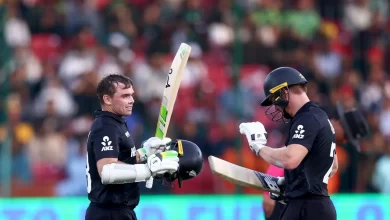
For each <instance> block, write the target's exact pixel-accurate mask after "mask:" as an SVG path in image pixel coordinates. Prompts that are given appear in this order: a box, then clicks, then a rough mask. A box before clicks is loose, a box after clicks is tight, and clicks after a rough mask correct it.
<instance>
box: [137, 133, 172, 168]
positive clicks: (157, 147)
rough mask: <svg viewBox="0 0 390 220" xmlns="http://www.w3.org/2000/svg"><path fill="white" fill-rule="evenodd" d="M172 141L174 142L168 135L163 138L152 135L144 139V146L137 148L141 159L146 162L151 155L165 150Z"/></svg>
mask: <svg viewBox="0 0 390 220" xmlns="http://www.w3.org/2000/svg"><path fill="white" fill-rule="evenodd" d="M170 142H172V140H171V139H170V138H168V137H166V138H163V139H160V138H158V137H151V138H149V139H148V140H146V141H144V142H143V143H142V144H141V146H142V147H141V148H139V149H138V150H137V151H138V154H139V156H140V161H141V162H144V161H146V160H147V159H148V157H149V156H150V155H152V154H156V153H160V152H163V151H164V150H165V149H166V147H167V145H168V144H169V143H170Z"/></svg>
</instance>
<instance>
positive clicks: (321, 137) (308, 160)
mask: <svg viewBox="0 0 390 220" xmlns="http://www.w3.org/2000/svg"><path fill="white" fill-rule="evenodd" d="M335 141H336V137H335V131H334V128H333V126H332V124H331V123H330V121H329V118H328V116H327V114H326V113H325V112H324V111H323V110H322V109H320V108H319V107H318V105H316V104H315V103H314V102H308V103H306V104H305V105H304V106H303V107H302V108H301V109H300V110H299V111H298V112H297V114H296V115H295V116H294V118H293V119H292V121H291V122H290V128H289V134H288V138H287V140H286V146H287V147H288V146H289V145H291V144H299V145H302V146H304V147H305V148H307V149H308V150H309V153H308V154H307V155H306V157H305V158H304V159H303V161H302V162H301V164H300V165H299V166H298V167H297V168H295V169H293V170H285V172H284V175H285V178H286V182H287V185H286V198H288V199H292V198H297V197H301V196H310V195H311V194H312V195H319V196H329V195H328V189H327V185H328V180H329V175H330V172H331V171H332V166H333V159H334V155H335V154H336V144H335Z"/></svg>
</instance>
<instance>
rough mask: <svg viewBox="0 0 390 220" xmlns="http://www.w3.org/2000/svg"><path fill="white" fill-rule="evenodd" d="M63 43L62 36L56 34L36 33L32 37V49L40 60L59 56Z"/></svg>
mask: <svg viewBox="0 0 390 220" xmlns="http://www.w3.org/2000/svg"><path fill="white" fill-rule="evenodd" d="M61 44H62V40H61V38H60V37H59V36H57V35H55V34H34V35H33V36H32V38H31V50H32V52H33V53H34V54H35V56H37V57H38V58H39V59H40V60H47V59H56V58H58V57H59V56H60V55H61Z"/></svg>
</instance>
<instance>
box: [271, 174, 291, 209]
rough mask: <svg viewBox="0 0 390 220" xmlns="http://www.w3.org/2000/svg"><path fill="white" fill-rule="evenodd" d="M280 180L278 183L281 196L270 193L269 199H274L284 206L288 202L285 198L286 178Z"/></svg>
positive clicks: (279, 178)
mask: <svg viewBox="0 0 390 220" xmlns="http://www.w3.org/2000/svg"><path fill="white" fill-rule="evenodd" d="M277 178H278V181H277V184H278V186H279V188H280V194H276V193H271V192H270V193H269V197H270V198H271V199H272V200H275V201H277V202H280V203H282V204H286V203H287V202H286V200H285V196H284V188H285V184H286V182H285V178H284V177H277Z"/></svg>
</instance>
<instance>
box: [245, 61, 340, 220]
mask: <svg viewBox="0 0 390 220" xmlns="http://www.w3.org/2000/svg"><path fill="white" fill-rule="evenodd" d="M306 83H307V81H306V79H305V77H304V76H303V75H302V74H301V73H299V72H298V71H297V70H295V69H293V68H289V67H281V68H278V69H275V70H273V71H272V72H270V73H269V74H268V75H267V77H266V79H265V81H264V92H265V95H266V98H265V99H264V100H263V101H262V103H261V104H262V106H269V107H268V108H267V110H266V114H267V116H268V117H270V118H271V120H273V121H275V122H284V123H289V129H288V130H289V133H288V135H287V139H286V141H285V145H286V147H282V148H271V147H268V146H266V144H267V132H266V130H265V128H264V126H263V124H262V123H260V122H248V123H241V124H240V126H239V129H240V133H241V134H244V135H245V136H246V137H247V140H248V143H249V147H250V148H251V150H252V151H253V152H254V153H256V155H258V156H260V157H262V158H263V159H264V160H266V161H267V162H268V163H270V164H273V165H275V166H278V167H282V168H284V170H285V171H284V176H285V178H284V181H280V182H281V183H283V182H284V183H283V184H281V188H283V189H284V193H283V194H282V197H283V200H284V201H285V202H286V203H287V205H286V206H285V208H284V210H283V212H282V215H281V218H280V219H282V220H290V219H291V220H293V219H294V220H297V219H299V220H312V219H315V220H334V219H336V210H335V207H334V205H333V202H332V201H331V200H330V197H329V194H328V189H327V184H328V180H329V178H330V177H331V176H332V175H333V174H334V173H335V169H334V166H333V164H334V163H337V155H336V144H335V141H336V136H335V130H334V128H333V126H332V124H331V122H330V120H329V118H328V116H327V114H326V113H325V112H324V111H323V110H322V109H321V108H319V106H318V105H317V104H316V103H314V102H311V101H310V100H309V98H308V97H307V94H306ZM335 167H337V166H335Z"/></svg>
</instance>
